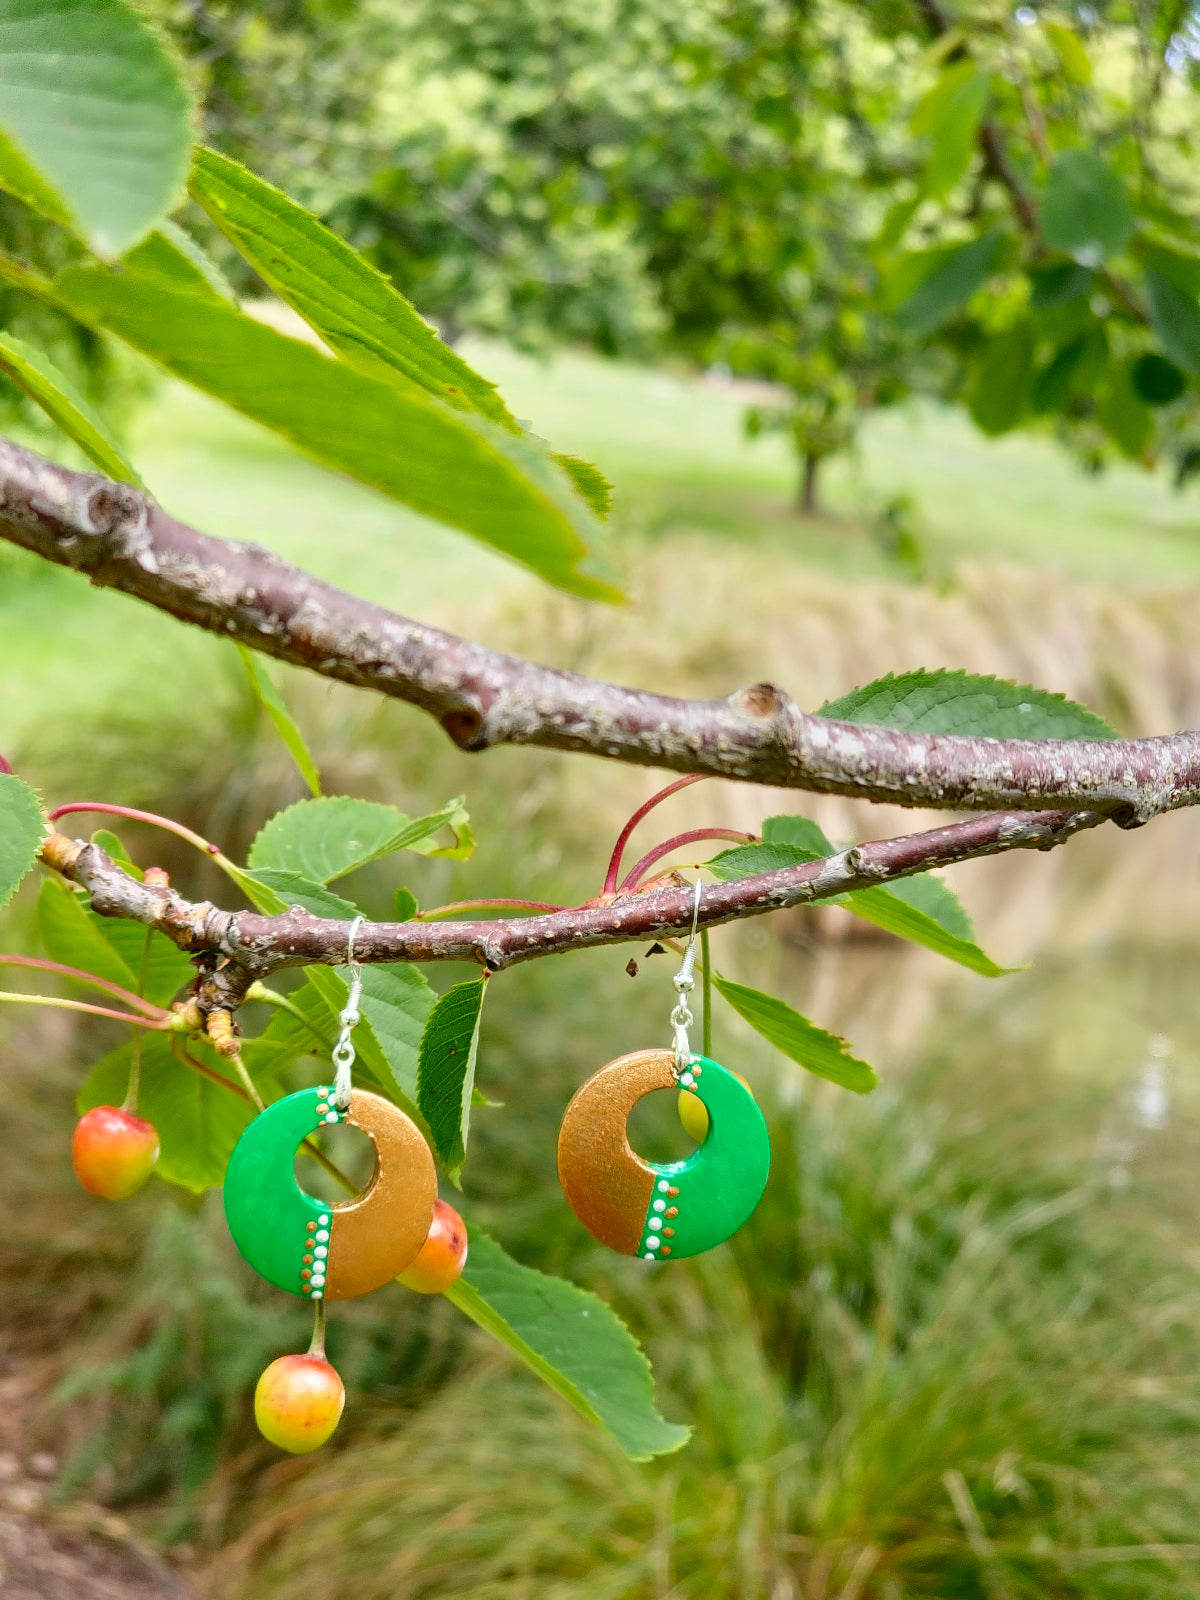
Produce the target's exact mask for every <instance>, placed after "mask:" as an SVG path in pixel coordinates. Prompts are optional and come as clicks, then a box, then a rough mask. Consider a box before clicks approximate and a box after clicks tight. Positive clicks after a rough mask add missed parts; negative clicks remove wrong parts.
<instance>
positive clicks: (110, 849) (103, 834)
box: [92, 828, 142, 883]
mask: <svg viewBox="0 0 1200 1600" xmlns="http://www.w3.org/2000/svg"><path fill="white" fill-rule="evenodd" d="M92 843H93V844H94V845H97V846H98V847H99V848H100V849H101V850H103V851H104V853H105V854H106V855H108V856H111V857H112V859H113V860H114V861H115V862H116V864H117V866H118V867H120V868H121V870H122V872H127V873H128V874H129V876H130V877H131V878H136V879H137V881H138V882H139V883H141V881H142V869H141V867H139V866H138V864H137V862H136V861H135V860H134V859H133V857H132V856H131V855H130V854H129V852H128V850H126V848H125V843H124V840H122V839H118V837H117V835H116V834H115V833H113V832H112V831H111V830H110V829H108V828H97V829H96V831H95V833H93V834H92Z"/></svg>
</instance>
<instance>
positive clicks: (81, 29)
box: [0, 0, 192, 257]
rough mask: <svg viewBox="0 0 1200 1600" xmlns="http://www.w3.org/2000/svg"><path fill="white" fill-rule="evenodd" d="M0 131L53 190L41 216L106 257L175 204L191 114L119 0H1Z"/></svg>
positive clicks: (170, 71) (162, 57)
mask: <svg viewBox="0 0 1200 1600" xmlns="http://www.w3.org/2000/svg"><path fill="white" fill-rule="evenodd" d="M0 130H2V131H3V133H4V134H5V135H6V136H7V137H8V139H9V140H10V141H11V143H12V146H13V148H14V150H15V153H16V155H17V156H18V157H19V158H20V160H21V162H22V164H23V165H25V166H26V168H27V169H29V168H32V169H33V170H34V172H36V174H37V176H38V178H39V179H40V180H41V186H42V187H43V188H44V189H45V190H48V191H49V193H50V194H51V195H53V196H54V197H55V200H56V202H57V204H56V206H55V207H54V210H53V211H51V213H50V214H51V215H52V216H53V215H55V213H57V216H58V217H61V216H63V215H64V214H65V215H66V216H69V217H70V219H71V220H72V222H73V223H74V224H75V225H76V226H77V227H78V228H79V230H80V231H81V232H82V233H83V235H84V236H85V237H86V239H87V240H88V242H89V244H90V245H91V247H92V249H93V250H95V251H96V253H97V254H98V255H101V256H107V257H111V256H118V255H120V254H121V253H122V252H123V251H125V250H128V249H129V247H130V246H131V245H133V244H136V243H137V241H138V240H139V239H141V238H143V237H144V236H145V235H146V234H147V233H149V232H150V230H151V228H153V227H154V226H155V224H156V223H157V222H158V221H159V220H160V218H162V217H164V216H165V215H166V213H167V212H168V211H170V210H171V208H172V206H173V205H174V204H175V201H176V199H177V198H178V196H179V193H180V191H181V189H182V186H183V182H184V179H185V177H186V175H187V164H188V156H189V153H190V150H191V144H192V113H191V106H190V103H189V100H188V95H187V91H186V90H185V88H184V85H183V79H182V77H181V75H180V73H179V70H178V68H177V66H176V64H175V62H174V61H173V60H172V59H171V57H170V56H169V55H168V54H167V51H166V50H165V49H164V47H163V45H162V44H161V43H160V42H159V39H158V37H157V35H156V34H155V33H154V32H153V30H152V29H151V28H150V27H149V26H148V25H147V23H146V22H145V21H143V19H142V18H141V17H140V16H139V15H138V13H137V11H135V10H134V8H133V7H132V6H130V5H126V4H125V3H124V0H0ZM24 198H27V199H29V200H33V199H34V196H33V195H32V194H27V195H25V196H24Z"/></svg>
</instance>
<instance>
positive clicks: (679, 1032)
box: [671, 878, 703, 1078]
mask: <svg viewBox="0 0 1200 1600" xmlns="http://www.w3.org/2000/svg"><path fill="white" fill-rule="evenodd" d="M693 887H694V889H695V898H694V899H693V901H692V931H691V933H690V934H689V935H688V942H687V949H686V950H685V951H684V952H683V961H682V963H681V964H680V968H679V971H678V972H677V973H676V974H675V977H674V979H673V980H672V981H673V983H674V984H675V993H676V994H677V995H678V996H679V998H678V1000H677V1001H676V1004H675V1009H674V1011H672V1013H671V1021H672V1023H673V1024H674V1027H675V1076H676V1078H681V1077H682V1076H683V1074H684V1073H685V1072H686V1071H687V1070H688V1068H689V1067H690V1066H691V1064H692V1047H691V1044H690V1043H689V1042H688V1029H689V1028H690V1027H691V1025H692V1023H693V1022H694V1021H695V1020H696V1019H695V1017H693V1016H692V1012H691V1007H690V1006H689V1005H688V1003H687V997H688V995H689V994H690V993H691V991H692V990H693V989H694V988H695V987H696V980H695V977H694V976H693V973H694V971H695V968H696V927H697V924H698V923H699V920H700V895H701V893H702V892H703V886H702V884H701V882H700V880H699V878H697V879H696V882H695V884H694V886H693Z"/></svg>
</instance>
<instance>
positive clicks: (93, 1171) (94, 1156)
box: [71, 1106, 158, 1200]
mask: <svg viewBox="0 0 1200 1600" xmlns="http://www.w3.org/2000/svg"><path fill="white" fill-rule="evenodd" d="M71 1160H72V1162H73V1163H74V1166H75V1176H76V1177H77V1178H78V1179H79V1181H80V1183H81V1184H82V1185H83V1187H84V1188H85V1189H86V1190H87V1191H88V1193H89V1194H99V1195H103V1196H104V1198H105V1199H106V1200H125V1199H128V1197H129V1196H130V1195H131V1194H134V1193H136V1191H137V1190H138V1189H140V1188H141V1187H142V1185H143V1184H144V1183H145V1181H146V1179H147V1178H148V1177H149V1176H150V1174H151V1172H152V1171H153V1170H154V1163H155V1162H156V1161H157V1160H158V1134H157V1133H156V1132H155V1130H154V1124H153V1123H152V1122H147V1121H146V1119H145V1118H144V1117H137V1116H134V1114H133V1112H132V1111H120V1110H118V1109H117V1107H116V1106H93V1107H92V1109H91V1110H90V1111H87V1112H85V1113H84V1114H83V1116H82V1117H80V1119H79V1121H78V1122H77V1123H76V1124H75V1136H74V1138H73V1139H72V1140H71Z"/></svg>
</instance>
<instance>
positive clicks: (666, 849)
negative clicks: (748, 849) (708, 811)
mask: <svg viewBox="0 0 1200 1600" xmlns="http://www.w3.org/2000/svg"><path fill="white" fill-rule="evenodd" d="M756 838H757V835H756V834H753V833H739V832H737V830H736V829H734V828H692V829H691V830H690V831H689V832H687V833H677V834H676V835H675V837H674V838H673V839H664V840H663V842H662V844H656V845H655V847H654V849H653V850H648V851H647V852H646V854H645V855H644V856H643V857H642V859H641V860H640V861H639V862H638V863H637V865H636V866H634V867H631V868H630V870H629V871H628V872H627V873H626V875H625V878H624V881H623V882H622V883H621V886H620V891H619V892H623V891H624V890H626V889H636V888H637V886H638V879H639V878H640V877H641V875H642V873H643V872H645V871H646V869H647V868H648V867H652V866H653V865H654V863H655V862H656V861H661V860H662V858H663V856H667V855H670V853H671V851H672V850H679V849H681V848H682V846H684V845H685V844H695V843H696V841H697V840H698V839H731V840H732V841H733V842H734V843H735V844H752V843H753V842H754V840H755V839H756Z"/></svg>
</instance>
